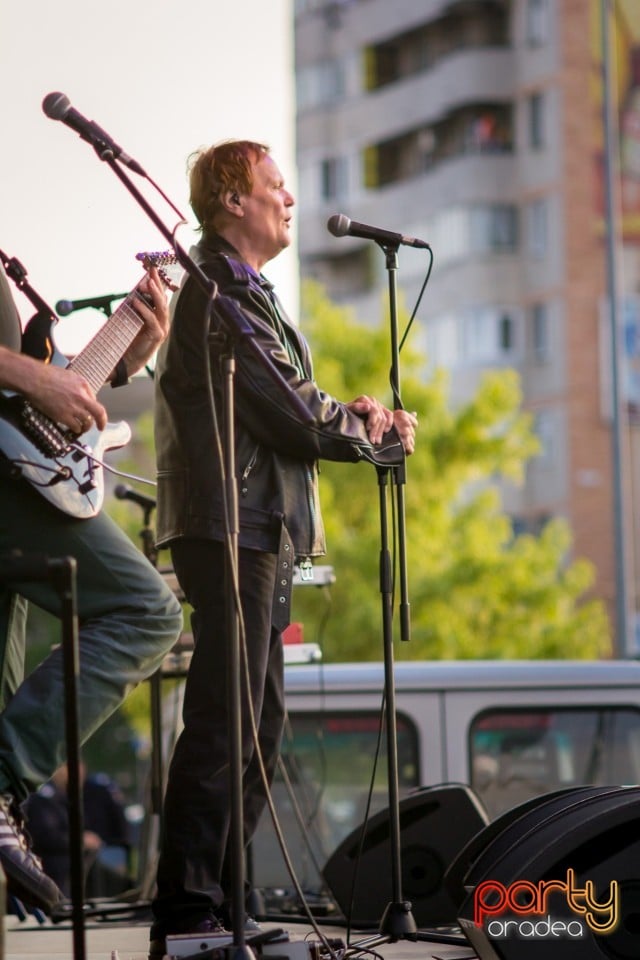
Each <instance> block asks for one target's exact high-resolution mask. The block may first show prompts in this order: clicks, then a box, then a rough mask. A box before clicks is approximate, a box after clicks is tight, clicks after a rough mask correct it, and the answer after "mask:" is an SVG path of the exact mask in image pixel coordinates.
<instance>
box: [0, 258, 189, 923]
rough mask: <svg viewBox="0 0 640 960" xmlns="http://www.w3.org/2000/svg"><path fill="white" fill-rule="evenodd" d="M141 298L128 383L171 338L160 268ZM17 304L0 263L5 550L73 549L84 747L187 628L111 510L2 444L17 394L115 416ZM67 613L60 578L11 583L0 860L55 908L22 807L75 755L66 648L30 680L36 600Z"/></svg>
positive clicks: (28, 894)
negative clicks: (24, 334) (76, 505)
mask: <svg viewBox="0 0 640 960" xmlns="http://www.w3.org/2000/svg"><path fill="white" fill-rule="evenodd" d="M139 289H141V290H144V291H145V292H146V295H147V296H148V297H149V298H150V300H149V302H148V303H147V302H145V300H144V299H142V297H140V296H137V295H136V297H135V298H134V301H135V308H136V310H137V312H138V313H139V315H140V317H141V318H142V319H143V321H144V325H143V327H142V328H141V330H140V332H139V333H138V334H137V336H136V338H135V339H134V340H133V342H132V343H131V345H130V346H129V348H128V350H127V351H126V353H125V354H124V356H123V358H122V360H121V362H120V363H119V364H118V366H117V367H116V370H115V371H114V372H113V375H112V381H111V382H112V385H114V386H117V385H119V384H121V383H124V382H126V380H127V378H128V376H129V375H131V374H133V373H134V372H135V371H137V370H139V369H140V368H141V367H142V366H143V365H144V364H145V363H146V362H147V360H149V359H150V358H151V356H152V355H153V354H154V353H155V351H156V350H157V348H158V345H159V344H160V343H161V341H162V340H163V339H164V337H165V336H166V333H167V327H168V309H167V303H166V296H165V293H164V288H163V286H162V282H161V280H160V278H159V277H158V274H157V272H156V271H155V270H151V271H150V272H149V275H148V277H145V279H144V280H143V281H142V283H141V284H140V286H139ZM20 348H21V328H20V321H19V316H18V312H17V309H16V306H15V303H14V301H13V297H12V295H11V290H10V288H9V284H8V280H7V278H6V275H5V273H4V270H3V269H1V268H0V556H2V555H4V556H7V557H8V556H9V555H10V554H11V553H13V552H15V551H20V552H22V553H23V554H24V555H32V554H37V555H39V556H42V555H44V556H48V557H67V556H68V557H74V558H75V560H76V562H77V577H76V585H77V614H78V622H79V660H80V676H79V678H78V704H79V737H80V741H81V742H82V743H84V742H85V741H86V740H87V739H88V738H89V737H90V736H91V734H92V733H93V732H94V731H95V730H96V729H97V728H98V727H99V726H100V724H101V723H102V722H103V721H104V720H106V719H107V717H109V716H110V715H111V714H112V713H113V712H114V711H115V710H116V709H117V707H119V706H120V704H121V703H122V701H123V700H124V698H125V697H126V695H127V693H129V692H130V691H131V690H132V689H133V687H134V686H135V685H136V684H138V683H140V682H141V681H142V680H144V679H146V678H147V677H149V676H150V675H151V674H152V673H153V672H154V671H155V670H156V669H157V668H158V666H159V665H160V663H161V662H162V659H163V657H164V656H165V654H166V652H167V651H168V650H169V649H170V648H171V646H172V645H173V644H174V643H175V640H176V638H177V636H178V635H179V633H180V630H181V626H182V613H181V608H180V606H179V604H178V602H177V600H176V598H175V597H174V595H173V593H172V592H171V590H169V588H168V587H167V586H166V584H165V583H164V582H163V580H162V578H161V577H160V575H159V574H158V573H157V571H156V570H154V569H153V567H152V566H151V564H150V563H149V562H148V560H146V558H145V557H144V556H143V555H142V553H141V552H140V551H139V550H138V549H137V548H136V547H135V546H134V545H133V544H132V543H131V541H130V540H129V538H128V537H127V536H126V535H125V534H124V533H123V532H122V531H121V530H120V529H119V528H118V527H117V526H116V524H115V523H114V522H113V521H112V520H111V519H110V518H109V517H107V516H106V515H105V514H104V513H99V514H98V515H97V516H94V517H91V518H89V519H77V518H75V517H72V516H70V515H69V514H67V513H63V512H62V511H61V510H58V509H57V507H55V506H54V505H53V504H52V503H50V502H49V501H48V500H46V499H45V498H44V497H43V496H41V494H40V493H39V492H38V491H37V490H36V489H35V488H34V487H33V486H32V485H31V483H29V482H28V481H27V480H26V479H25V478H24V477H22V476H20V475H19V471H16V469H15V465H14V464H13V463H11V462H10V461H9V460H8V459H7V457H6V456H5V455H4V453H3V452H2V430H3V421H2V417H3V409H4V408H3V404H4V403H6V401H7V397H8V396H9V395H10V393H11V392H15V391H17V392H18V393H20V394H21V395H22V396H23V397H25V398H27V399H28V400H29V401H30V402H31V404H32V406H33V407H34V408H36V409H37V410H39V411H40V412H41V413H43V414H45V415H46V416H47V417H49V418H50V419H52V420H53V421H54V422H56V423H59V424H61V425H62V426H63V427H64V428H66V429H68V430H69V431H71V432H73V433H74V434H76V435H78V436H81V435H82V433H84V431H85V430H87V429H88V427H89V426H90V425H91V424H92V423H94V422H95V424H96V425H97V427H98V428H99V429H103V428H104V426H105V424H106V420H107V415H106V411H105V409H104V407H103V406H102V404H101V403H100V402H99V401H98V400H97V398H96V396H95V394H94V392H93V390H92V389H91V387H90V385H89V383H88V382H87V380H86V379H85V378H84V377H82V376H81V375H80V374H79V373H77V372H76V371H74V370H73V369H66V368H64V367H61V366H55V365H52V364H47V363H44V362H42V361H40V360H36V359H34V358H33V357H30V356H27V355H25V354H22V353H20ZM29 602H32V603H34V604H36V605H37V606H39V607H41V608H42V609H43V610H45V611H47V612H48V613H51V614H53V615H54V616H57V617H61V615H62V610H61V600H60V597H59V595H58V593H57V592H56V590H55V589H54V587H53V585H52V584H51V583H49V582H44V581H39V582H35V581H33V582H27V581H26V580H25V581H24V582H20V581H18V582H14V581H13V580H11V582H9V580H8V579H6V578H5V580H4V581H0V866H1V867H2V869H3V870H4V872H5V875H6V879H7V891H8V893H10V894H12V895H13V896H15V897H17V898H18V899H19V900H21V901H23V902H24V903H25V905H27V906H32V907H38V908H40V909H42V910H44V911H45V912H51V910H53V909H54V908H55V906H56V905H57V904H58V903H59V902H60V900H61V899H62V898H63V894H62V892H61V890H60V889H59V888H58V886H57V885H56V884H55V883H54V882H53V880H51V879H50V878H49V877H48V876H47V875H46V874H45V873H44V872H43V870H42V864H41V863H40V861H39V859H38V857H37V856H36V855H35V854H34V853H33V851H32V850H31V848H30V846H29V841H28V837H27V835H26V833H25V830H24V824H23V820H22V813H21V809H20V807H21V804H22V803H23V802H24V801H25V800H26V799H27V797H28V796H29V795H30V794H31V793H33V792H34V791H35V790H37V788H38V787H40V786H41V785H42V784H43V783H45V782H46V781H47V780H49V778H50V777H51V776H52V774H53V773H54V771H55V770H56V769H57V768H58V767H59V766H60V765H61V763H62V762H63V761H64V759H65V723H64V715H65V711H64V681H63V676H64V671H63V656H62V649H61V648H60V647H59V646H58V647H57V648H55V649H53V650H52V651H51V653H50V654H49V655H48V656H47V657H46V658H45V659H44V660H43V661H42V662H41V663H40V664H39V665H38V666H37V667H36V668H35V669H34V670H33V671H32V672H31V673H30V674H29V675H28V676H27V677H25V676H24V650H25V642H26V631H25V627H26V612H27V604H28V603H29Z"/></svg>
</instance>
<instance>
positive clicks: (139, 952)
mask: <svg viewBox="0 0 640 960" xmlns="http://www.w3.org/2000/svg"><path fill="white" fill-rule="evenodd" d="M30 919H31V918H29V920H27V921H24V922H20V921H19V920H18V919H17V918H16V917H13V916H12V917H7V918H6V919H5V923H4V941H5V942H4V960H22V958H28V960H76V952H74V936H73V930H72V927H71V926H70V925H69V924H51V923H50V922H49V921H47V922H46V923H45V924H42V925H40V924H37V923H32V922H30ZM319 926H320V930H321V931H322V934H323V935H324V936H326V937H327V938H328V939H330V940H341V941H342V943H343V944H344V945H345V946H346V930H345V929H344V928H343V927H339V926H334V925H332V926H324V925H323V924H320V925H319ZM262 927H263V929H264V930H271V929H276V928H278V929H282V930H284V931H285V932H286V933H287V934H288V936H289V940H290V941H291V942H295V941H299V940H305V939H306V940H307V942H310V943H311V944H314V943H315V944H318V943H320V941H319V940H318V938H317V934H316V932H315V931H314V930H313V928H312V927H310V926H308V925H305V924H303V923H300V922H297V921H295V922H293V923H277V924H276V923H263V924H262ZM419 936H420V939H419V940H417V941H415V942H414V941H407V940H402V941H397V942H395V943H382V944H380V943H378V944H377V945H376V946H375V956H376V958H379V960H474V958H475V957H476V954H475V952H474V951H473V949H472V948H470V947H469V946H466V945H463V944H460V943H442V942H438V941H434V940H433V939H432V938H431V939H427V937H428V933H427V932H420V934H419ZM372 937H375V932H373V933H371V932H365V933H363V932H362V931H355V932H354V931H352V932H351V948H350V950H349V955H350V956H353V957H360V956H362V957H364V958H367V957H369V958H370V957H372V956H373V955H372V954H371V953H369V954H367V953H361V952H359V951H358V952H355V945H357V946H358V947H360V946H361V945H362V944H363V942H364V941H365V940H368V939H370V938H372ZM423 937H424V938H425V939H422V938H423ZM79 942H80V944H81V945H82V947H83V950H84V957H85V958H86V960H147V950H148V944H149V924H148V922H147V921H146V920H145V921H137V920H136V921H135V922H132V921H131V920H127V921H119V920H118V921H111V920H108V921H106V922H102V921H100V922H95V921H87V922H86V924H85V927H84V936H80V939H79ZM254 953H255V955H256V956H259V953H258V952H257V951H254ZM1 957H2V955H1V954H0V958H1Z"/></svg>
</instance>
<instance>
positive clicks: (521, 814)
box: [444, 786, 621, 906]
mask: <svg viewBox="0 0 640 960" xmlns="http://www.w3.org/2000/svg"><path fill="white" fill-rule="evenodd" d="M613 789H616V790H617V789H621V788H619V787H594V786H580V787H564V788H562V789H559V790H554V791H552V792H551V793H543V794H540V795H539V796H537V797H531V799H530V800H525V802H524V803H519V804H518V805H517V806H515V807H512V808H511V809H510V810H506V811H505V812H504V813H502V814H501V815H500V816H499V817H497V818H496V819H495V820H492V821H491V823H490V824H489V825H488V826H487V827H485V828H484V830H481V831H480V833H477V834H476V835H475V836H474V837H472V838H471V839H470V840H469V842H468V843H467V844H465V846H464V847H463V848H462V850H461V851H460V853H459V854H458V855H457V856H456V857H455V859H454V860H453V862H452V863H451V864H450V865H449V868H448V869H447V872H446V873H445V877H444V883H445V887H446V888H447V891H448V892H449V896H450V897H451V899H452V900H453V902H454V903H455V904H456V905H457V906H461V905H462V903H463V902H464V900H465V899H466V896H467V893H468V891H469V888H470V887H472V886H473V885H474V884H475V883H476V879H475V878H476V877H477V876H480V878H482V877H483V876H486V874H487V871H488V870H489V869H490V867H491V865H492V863H494V862H495V861H497V860H498V859H499V858H500V857H501V856H502V854H503V853H505V852H506V851H508V850H510V849H511V847H512V846H513V844H514V843H516V842H519V841H521V840H522V838H523V837H524V836H525V834H527V833H528V832H529V831H531V830H533V829H536V827H537V826H539V824H540V823H541V822H542V821H543V820H545V819H547V818H548V817H550V816H553V815H554V814H556V813H558V812H559V811H560V810H563V809H565V808H566V807H569V806H573V804H575V803H578V802H579V801H580V800H581V799H583V798H586V797H589V796H594V795H599V794H601V793H608V792H610V791H611V790H613Z"/></svg>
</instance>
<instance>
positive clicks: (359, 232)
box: [327, 213, 430, 250]
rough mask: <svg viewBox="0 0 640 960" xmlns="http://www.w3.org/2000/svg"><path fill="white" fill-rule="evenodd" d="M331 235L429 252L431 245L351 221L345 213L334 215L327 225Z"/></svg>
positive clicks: (414, 238)
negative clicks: (360, 238) (417, 248)
mask: <svg viewBox="0 0 640 960" xmlns="http://www.w3.org/2000/svg"><path fill="white" fill-rule="evenodd" d="M327 229H328V231H329V233H332V234H333V236H334V237H362V239H363V240H375V241H376V243H388V244H393V245H395V246H400V245H402V246H405V247H420V249H421V250H429V249H430V248H429V244H428V243H426V242H425V241H424V240H418V239H416V237H404V236H403V235H402V234H401V233H393V231H391V230H383V229H382V228H381V227H369V226H367V224H366V223H358V222H357V220H350V219H349V217H346V216H345V215H344V213H334V215H333V216H332V217H329V221H328V223H327Z"/></svg>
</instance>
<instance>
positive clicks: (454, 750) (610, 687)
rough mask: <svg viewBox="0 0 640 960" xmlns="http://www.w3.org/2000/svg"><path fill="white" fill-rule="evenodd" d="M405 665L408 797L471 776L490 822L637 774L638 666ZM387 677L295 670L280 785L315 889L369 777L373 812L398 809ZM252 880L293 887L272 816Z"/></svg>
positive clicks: (357, 811)
mask: <svg viewBox="0 0 640 960" xmlns="http://www.w3.org/2000/svg"><path fill="white" fill-rule="evenodd" d="M394 673H395V684H394V689H395V697H396V715H397V753H398V781H399V789H400V796H401V797H404V796H406V795H407V794H409V793H410V792H411V791H413V790H415V789H416V788H418V787H427V786H432V785H436V784H446V783H459V784H466V785H468V786H470V787H471V788H472V790H473V792H474V794H475V795H476V796H477V798H478V799H479V800H480V802H481V804H482V805H483V806H484V808H485V810H486V812H487V816H488V818H489V819H493V818H495V817H497V816H498V815H499V814H500V813H502V812H503V811H505V810H508V809H510V808H512V807H514V806H516V805H517V804H518V803H521V802H522V801H524V800H526V799H528V798H529V797H533V796H536V795H540V794H543V793H548V792H550V791H552V790H555V789H557V788H561V787H570V786H574V785H578V784H637V783H640V663H638V662H635V661H597V662H587V661H561V660H559V661H485V660H483V661H458V662H398V663H396V665H395V669H394ZM384 687H385V683H384V669H383V665H382V664H380V663H363V664H323V663H310V664H305V665H303V666H287V667H286V703H287V710H288V723H287V730H286V734H285V739H284V743H283V753H282V771H281V774H280V775H279V777H278V778H277V780H276V783H275V784H274V789H273V795H274V799H275V803H276V807H277V809H278V813H279V817H280V820H281V822H282V824H283V827H284V829H285V835H286V838H287V843H288V847H289V852H290V854H291V857H292V860H293V863H294V866H295V868H296V873H297V875H298V877H299V879H300V882H301V885H302V887H303V889H304V890H305V891H309V892H311V894H313V893H314V892H317V893H319V892H320V891H322V889H323V881H322V876H321V870H322V868H323V866H324V865H325V864H326V862H327V860H328V858H329V857H330V856H331V854H332V853H333V852H334V850H335V849H336V847H337V846H338V845H339V844H340V843H341V841H342V840H344V838H345V837H347V836H348V835H349V834H350V833H351V832H352V831H353V830H355V829H356V828H357V827H359V826H360V825H361V823H362V822H363V819H364V817H365V815H366V812H367V797H368V794H369V790H370V787H371V789H372V797H371V804H370V810H369V815H372V814H373V813H375V812H376V811H380V810H382V809H384V808H385V807H387V806H388V777H387V754H386V744H385V735H384V731H385V726H384V721H383V720H382V719H381V716H382V715H381V710H382V700H383V691H384ZM381 725H382V737H381V744H380V749H379V756H378V759H377V762H374V760H375V757H376V750H377V744H378V739H379V733H380V730H381ZM287 780H288V781H290V783H289V784H287V783H286V781H287ZM296 808H298V809H297V810H296ZM251 877H252V881H253V884H254V886H255V887H259V888H262V889H265V890H275V889H278V890H279V891H280V895H285V894H286V891H287V890H288V889H289V890H290V888H291V881H290V878H289V876H288V873H287V870H286V868H285V865H284V862H283V860H282V856H281V854H280V851H279V849H278V847H277V843H276V840H275V835H274V832H273V827H272V825H271V820H270V817H269V814H268V812H267V813H266V815H265V817H264V818H263V820H262V822H261V824H260V827H259V830H258V833H257V836H256V837H255V839H254V841H253V843H252V845H251Z"/></svg>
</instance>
